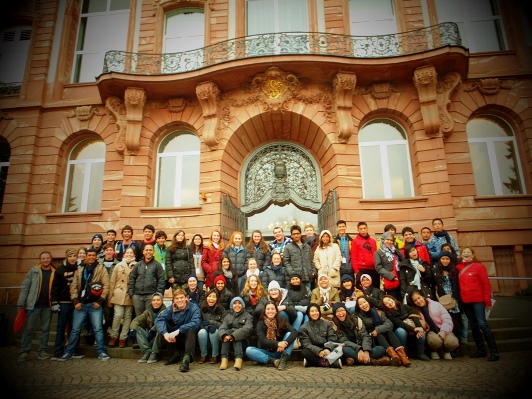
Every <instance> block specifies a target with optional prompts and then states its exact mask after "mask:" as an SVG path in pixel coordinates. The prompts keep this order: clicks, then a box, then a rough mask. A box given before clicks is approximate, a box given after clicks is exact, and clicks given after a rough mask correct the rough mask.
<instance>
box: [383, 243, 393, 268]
mask: <svg viewBox="0 0 532 399" xmlns="http://www.w3.org/2000/svg"><path fill="white" fill-rule="evenodd" d="M381 249H382V251H383V252H384V255H386V258H388V260H389V261H390V262H392V264H393V260H394V257H395V253H394V249H395V247H394V246H391V247H389V246H387V245H385V244H384V243H382V245H381Z"/></svg>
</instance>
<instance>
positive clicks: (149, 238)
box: [136, 224, 156, 261]
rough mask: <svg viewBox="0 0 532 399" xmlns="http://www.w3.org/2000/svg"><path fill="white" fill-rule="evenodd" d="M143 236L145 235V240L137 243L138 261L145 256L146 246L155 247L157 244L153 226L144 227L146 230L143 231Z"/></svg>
mask: <svg viewBox="0 0 532 399" xmlns="http://www.w3.org/2000/svg"><path fill="white" fill-rule="evenodd" d="M142 234H143V235H144V239H143V240H142V241H140V242H137V256H136V258H137V259H136V260H137V261H139V260H140V259H141V258H142V255H143V254H144V247H145V246H146V245H153V246H155V243H156V240H155V227H154V226H153V225H151V224H147V225H146V226H144V228H143V229H142Z"/></svg>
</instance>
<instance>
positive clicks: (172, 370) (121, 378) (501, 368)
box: [0, 346, 532, 399]
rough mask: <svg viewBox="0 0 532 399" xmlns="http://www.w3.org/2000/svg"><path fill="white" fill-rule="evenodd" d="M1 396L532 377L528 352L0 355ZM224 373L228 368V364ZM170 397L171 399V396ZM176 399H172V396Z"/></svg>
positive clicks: (339, 388)
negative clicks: (400, 357) (317, 358)
mask: <svg viewBox="0 0 532 399" xmlns="http://www.w3.org/2000/svg"><path fill="white" fill-rule="evenodd" d="M0 356H1V359H2V362H1V365H0V373H1V374H0V375H1V376H2V378H3V380H4V381H2V388H3V392H4V393H6V392H13V393H14V394H13V395H12V396H10V397H11V398H32V399H37V398H61V399H68V398H80V397H84V398H97V399H108V398H109V399H111V398H112V399H119V398H128V399H130V398H163V397H165V398H170V397H181V398H182V397H184V396H189V397H201V398H216V399H224V398H249V397H265V396H267V397H270V398H277V397H280V396H281V395H283V397H284V396H285V395H287V394H288V395H289V396H288V397H289V398H306V399H312V398H320V399H322V398H343V397H347V395H350V396H353V395H356V398H357V399H360V398H371V399H375V398H379V399H384V398H424V399H427V398H442V399H443V398H453V399H456V398H514V397H517V394H518V393H520V392H522V388H523V387H524V384H525V382H527V380H528V381H530V379H531V377H532V372H531V370H532V368H531V367H530V360H529V359H531V356H532V352H530V351H529V352H508V353H503V354H502V356H501V360H500V361H499V362H487V361H486V359H470V358H468V357H464V358H458V359H453V360H452V361H445V360H440V361H429V362H421V361H419V360H415V359H414V360H413V361H412V366H411V367H410V368H405V367H372V366H355V367H345V366H344V368H343V369H342V370H338V369H329V368H304V367H303V366H302V363H301V362H295V361H294V362H289V368H288V369H287V370H285V371H278V370H276V369H274V368H273V367H268V366H257V365H253V364H252V362H250V361H245V362H244V367H243V369H242V370H241V371H236V370H234V369H233V368H232V367H230V368H229V369H227V370H224V371H221V370H219V369H218V365H210V364H203V365H199V364H197V363H192V364H191V370H190V372H188V373H180V372H179V370H178V368H179V364H175V365H171V366H165V365H164V364H163V362H158V363H155V364H141V363H137V361H136V360H134V359H117V358H113V359H111V360H109V361H107V362H103V361H100V360H98V359H95V358H83V359H78V360H70V361H68V362H52V361H50V360H38V359H37V355H36V353H34V352H32V353H31V355H30V360H28V361H27V362H23V363H17V357H18V348H16V347H13V346H9V347H4V348H0ZM230 366H231V362H230ZM171 395H172V396H171ZM176 395H177V396H176Z"/></svg>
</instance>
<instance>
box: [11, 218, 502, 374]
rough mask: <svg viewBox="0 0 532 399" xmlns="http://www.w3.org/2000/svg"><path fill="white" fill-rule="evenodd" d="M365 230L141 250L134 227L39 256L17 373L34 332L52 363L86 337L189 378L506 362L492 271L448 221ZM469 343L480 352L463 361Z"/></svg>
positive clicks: (164, 242)
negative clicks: (214, 371)
mask: <svg viewBox="0 0 532 399" xmlns="http://www.w3.org/2000/svg"><path fill="white" fill-rule="evenodd" d="M371 227H372V228H374V226H371ZM356 229H357V233H356V234H352V235H350V234H348V233H347V223H346V222H345V221H344V220H338V221H337V223H336V231H335V232H331V231H330V230H322V231H320V232H318V231H315V228H314V226H313V225H312V224H306V225H304V226H299V225H293V226H291V227H290V231H287V232H286V235H285V231H284V229H283V228H282V227H280V226H278V227H275V228H274V229H273V237H274V239H273V240H272V241H271V242H266V240H265V238H264V235H263V233H262V232H261V231H259V230H254V231H253V232H252V233H251V236H250V237H249V239H248V241H247V242H246V237H245V235H244V234H243V232H241V231H234V232H233V233H232V234H231V236H230V238H229V239H228V240H224V239H223V237H222V233H221V232H220V230H218V229H215V230H214V231H212V232H211V233H210V236H209V237H203V236H202V235H201V234H197V233H196V234H190V233H185V231H183V230H177V231H176V232H175V233H174V234H173V235H172V236H171V237H169V236H168V234H167V233H166V232H165V231H163V230H157V229H156V228H155V227H154V226H153V225H150V224H148V225H146V226H144V228H143V231H142V234H143V239H141V240H134V239H133V237H134V231H133V228H132V227H131V226H129V225H125V226H124V227H123V228H122V229H121V231H120V232H119V233H120V236H121V239H120V240H119V239H118V238H119V237H118V233H117V231H115V230H113V229H110V230H108V231H106V232H105V233H104V232H102V233H96V234H94V235H93V237H92V239H91V240H90V242H88V243H87V246H86V247H85V246H82V247H80V248H69V249H67V250H66V252H65V257H64V259H61V260H57V259H55V260H54V259H53V258H52V255H51V253H50V252H49V251H46V250H43V251H42V252H41V253H40V256H39V263H38V264H37V265H35V266H33V267H32V268H31V269H30V270H29V271H28V273H27V274H26V276H25V278H24V280H23V282H22V286H21V291H20V296H19V298H18V302H17V308H18V314H17V320H19V321H20V320H23V323H21V324H20V328H21V329H22V335H21V344H20V352H19V357H18V361H19V362H24V361H27V360H28V359H30V353H31V350H32V347H33V346H34V344H33V339H34V336H35V334H36V332H37V326H40V329H39V332H38V334H39V335H38V351H37V358H38V359H40V360H43V361H44V360H48V361H50V360H51V361H58V362H65V361H69V360H71V359H73V358H78V359H79V358H83V357H84V355H83V354H81V352H80V351H79V350H78V347H79V345H80V338H81V337H92V338H93V339H94V346H95V347H96V353H97V354H98V358H99V359H100V360H102V361H107V360H109V359H110V356H109V355H108V353H107V348H108V347H118V348H126V347H128V346H130V347H133V348H138V349H140V352H141V356H140V358H139V359H138V360H137V361H138V362H139V363H146V364H152V363H157V362H159V361H164V364H165V365H173V364H176V365H178V367H179V371H181V372H187V371H189V370H190V368H191V364H192V363H197V364H198V366H196V365H195V366H194V367H201V365H202V364H206V363H208V364H217V365H218V364H219V368H220V369H221V370H226V369H228V368H230V367H231V368H232V369H234V370H241V369H242V368H243V364H244V363H243V362H244V360H249V361H251V362H252V364H253V365H254V366H256V365H267V366H270V367H275V368H277V369H278V370H285V369H287V368H289V366H290V365H291V364H293V365H296V364H300V365H301V362H299V363H295V362H292V363H288V362H289V361H290V357H291V355H292V351H293V350H294V349H296V350H300V351H301V352H300V356H299V358H300V359H302V366H303V367H331V368H339V369H342V368H344V367H347V366H354V365H373V366H396V367H401V366H402V367H411V366H413V367H415V362H416V361H437V360H440V359H441V360H442V361H452V359H453V358H457V357H461V356H464V355H468V356H470V357H472V358H485V359H487V360H488V361H497V360H499V351H498V349H497V344H496V341H495V338H494V335H493V333H492V331H491V329H490V327H489V325H488V317H489V312H490V311H491V309H492V306H493V299H492V290H491V285H490V282H489V279H488V273H487V270H486V267H485V265H484V264H483V263H482V262H481V260H479V259H477V257H476V256H475V251H474V249H473V248H471V247H468V246H462V247H460V246H459V245H458V243H457V241H456V239H455V238H454V237H453V236H452V235H451V234H449V233H448V232H447V231H446V230H445V228H444V223H443V220H442V219H440V218H435V219H433V220H432V224H431V226H430V227H423V228H422V229H421V230H420V231H419V232H416V231H414V229H413V228H411V227H408V226H407V227H404V228H402V229H401V230H398V229H396V227H395V226H394V225H392V224H387V225H386V226H384V228H383V229H381V228H380V227H379V228H378V230H379V232H378V233H370V230H369V226H368V224H367V223H366V222H363V221H361V222H358V224H357V226H356ZM380 231H382V233H381V232H380ZM104 235H105V238H104ZM372 235H373V236H374V237H375V238H373V237H372ZM89 238H90V237H89ZM59 261H60V262H61V263H60V264H59ZM54 265H58V266H57V267H55V266H54ZM165 298H167V300H165ZM170 298H171V299H170ZM54 315H55V317H56V318H57V327H56V335H55V342H54V343H53V353H50V351H49V345H50V347H51V343H49V336H50V333H49V332H50V328H51V324H52V323H51V322H52V317H53V316H54ZM468 333H470V334H472V338H473V340H474V342H475V345H476V351H472V353H469V354H464V353H463V352H462V349H461V347H460V344H461V343H462V344H465V343H467V341H468ZM198 355H199V356H198ZM230 362H231V365H230Z"/></svg>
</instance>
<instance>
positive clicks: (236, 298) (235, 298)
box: [229, 296, 246, 309]
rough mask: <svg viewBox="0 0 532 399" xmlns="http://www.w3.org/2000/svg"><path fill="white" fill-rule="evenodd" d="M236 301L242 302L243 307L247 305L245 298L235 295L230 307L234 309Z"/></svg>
mask: <svg viewBox="0 0 532 399" xmlns="http://www.w3.org/2000/svg"><path fill="white" fill-rule="evenodd" d="M236 301H238V302H240V303H241V304H242V309H244V308H245V307H246V304H245V303H244V300H243V299H242V298H241V297H239V296H235V297H234V298H233V299H231V303H230V304H229V307H230V308H231V309H233V304H234V303H235V302H236Z"/></svg>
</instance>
